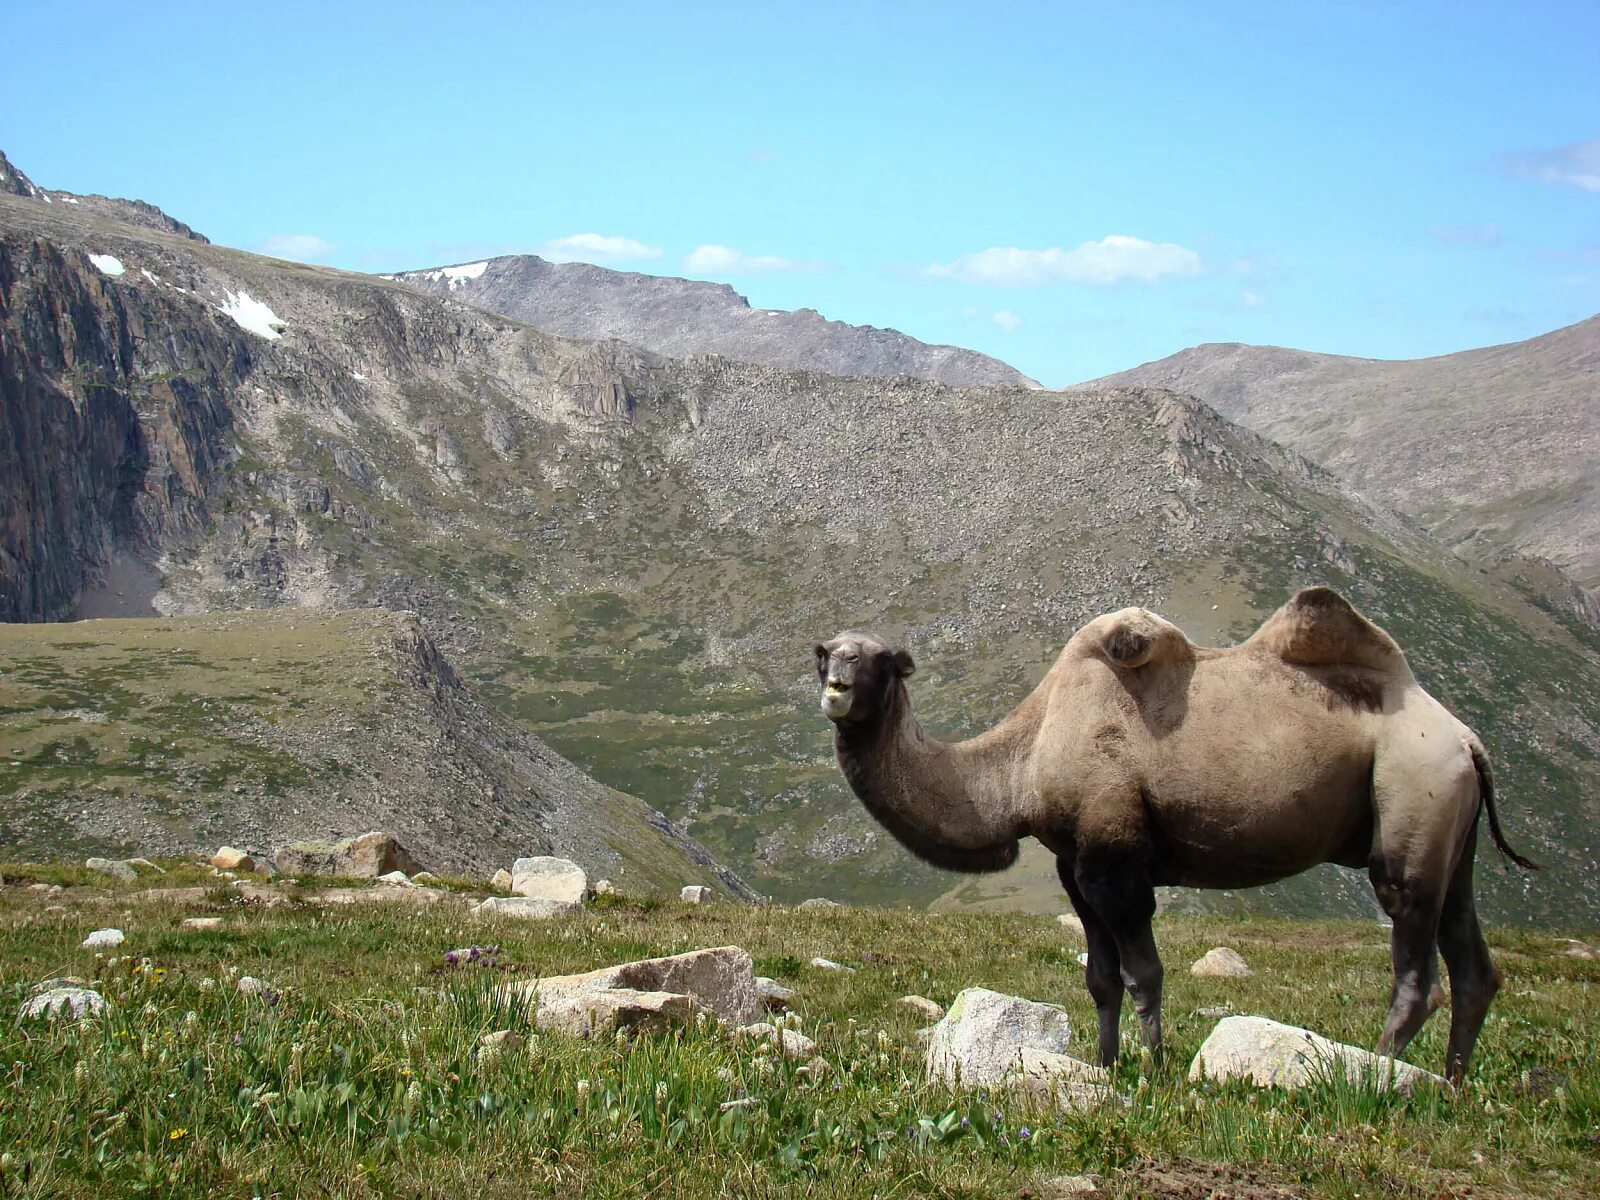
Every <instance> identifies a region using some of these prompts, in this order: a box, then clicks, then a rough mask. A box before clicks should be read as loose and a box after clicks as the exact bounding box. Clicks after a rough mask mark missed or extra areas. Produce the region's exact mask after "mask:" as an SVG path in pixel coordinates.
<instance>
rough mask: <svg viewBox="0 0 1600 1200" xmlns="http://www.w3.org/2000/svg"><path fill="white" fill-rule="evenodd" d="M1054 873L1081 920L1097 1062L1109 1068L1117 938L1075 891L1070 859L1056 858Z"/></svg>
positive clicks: (1117, 1016)
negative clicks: (1097, 1028) (1096, 1022)
mask: <svg viewBox="0 0 1600 1200" xmlns="http://www.w3.org/2000/svg"><path fill="white" fill-rule="evenodd" d="M1056 874H1057V875H1058V876H1059V877H1060V879H1061V886H1062V887H1064V888H1066V889H1067V896H1068V898H1069V899H1070V900H1071V901H1072V908H1073V911H1074V912H1076V913H1077V914H1078V920H1080V921H1082V922H1083V937H1084V940H1085V941H1086V942H1087V943H1088V945H1089V965H1088V966H1086V967H1084V969H1083V981H1084V984H1085V986H1087V987H1088V989H1089V995H1090V996H1091V997H1092V998H1093V999H1094V1012H1095V1017H1096V1018H1097V1019H1098V1020H1099V1023H1100V1065H1101V1066H1103V1067H1109V1066H1110V1065H1111V1064H1112V1063H1114V1062H1116V1061H1117V1048H1118V1045H1119V1043H1120V1041H1121V1026H1122V990H1123V988H1122V956H1121V955H1120V954H1118V953H1117V939H1116V938H1115V937H1114V936H1113V935H1112V932H1111V927H1110V926H1108V925H1107V924H1106V923H1105V922H1104V921H1102V920H1101V919H1100V914H1099V913H1097V912H1095V911H1094V909H1093V908H1091V907H1090V905H1089V902H1088V901H1087V900H1085V899H1084V898H1083V893H1082V892H1081V891H1079V890H1078V881H1077V880H1076V879H1075V878H1073V873H1072V860H1071V859H1067V858H1057V859H1056Z"/></svg>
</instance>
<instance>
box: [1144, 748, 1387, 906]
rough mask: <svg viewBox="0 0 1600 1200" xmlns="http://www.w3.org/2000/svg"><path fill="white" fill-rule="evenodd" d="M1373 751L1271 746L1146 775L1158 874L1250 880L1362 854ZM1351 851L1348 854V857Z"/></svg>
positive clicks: (1204, 883) (1196, 881) (1228, 882)
mask: <svg viewBox="0 0 1600 1200" xmlns="http://www.w3.org/2000/svg"><path fill="white" fill-rule="evenodd" d="M1371 773H1372V759H1371V756H1370V754H1360V753H1353V752H1351V751H1350V750H1348V749H1347V750H1346V751H1344V752H1342V753H1339V752H1332V751H1327V752H1318V751H1317V750H1316V749H1315V748H1309V747H1307V746H1305V745H1304V744H1301V745H1299V746H1297V747H1289V746H1279V747H1274V748H1272V751H1271V752H1263V753H1260V754H1253V755H1240V756H1236V757H1232V758H1231V759H1230V758H1227V757H1222V756H1217V757H1211V758H1208V759H1203V760H1192V761H1189V762H1182V761H1180V762H1176V763H1172V762H1168V763H1167V764H1166V766H1165V769H1164V770H1161V771H1158V772H1155V773H1154V774H1153V775H1152V777H1151V778H1150V779H1149V780H1148V781H1147V784H1146V789H1145V804H1146V812H1147V820H1148V822H1149V837H1150V844H1151V848H1152V850H1153V851H1154V856H1155V863H1154V864H1153V865H1154V866H1155V867H1156V873H1157V874H1160V875H1164V876H1169V878H1163V879H1159V880H1157V881H1156V882H1160V883H1167V884H1176V885H1182V886H1187V887H1210V888H1218V887H1253V886H1256V885H1257V884H1263V883H1271V882H1273V881H1274V880H1277V879H1283V878H1286V877H1288V876H1290V875H1297V874H1299V873H1300V872H1301V871H1305V870H1309V869H1310V868H1311V867H1314V866H1316V865H1317V864H1318V863H1322V862H1341V861H1343V862H1350V863H1351V864H1352V865H1356V864H1359V863H1363V862H1365V858H1366V850H1367V847H1368V846H1370V844H1371V829H1372V798H1371ZM1352 860H1353V861H1352Z"/></svg>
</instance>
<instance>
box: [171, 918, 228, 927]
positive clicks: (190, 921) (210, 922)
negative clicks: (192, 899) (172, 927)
mask: <svg viewBox="0 0 1600 1200" xmlns="http://www.w3.org/2000/svg"><path fill="white" fill-rule="evenodd" d="M178 928H179V929H221V928H222V918H221V917H185V918H184V919H183V920H182V921H180V922H179V923H178Z"/></svg>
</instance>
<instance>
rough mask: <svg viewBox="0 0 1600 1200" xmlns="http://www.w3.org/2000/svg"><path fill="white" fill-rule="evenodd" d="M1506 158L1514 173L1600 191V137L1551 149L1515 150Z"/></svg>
mask: <svg viewBox="0 0 1600 1200" xmlns="http://www.w3.org/2000/svg"><path fill="white" fill-rule="evenodd" d="M1508 161H1509V165H1510V168H1511V170H1512V172H1513V173H1514V174H1517V175H1522V176H1525V177H1527V178H1529V179H1537V180H1538V181H1539V182H1540V183H1564V184H1567V185H1569V186H1571V187H1579V188H1582V189H1583V190H1584V191H1586V192H1600V138H1590V139H1589V140H1588V141H1586V142H1573V143H1572V144H1571V145H1569V146H1560V147H1557V148H1556V149H1554V150H1534V151H1532V152H1530V153H1528V154H1514V155H1512V156H1511V157H1510V159H1509V160H1508Z"/></svg>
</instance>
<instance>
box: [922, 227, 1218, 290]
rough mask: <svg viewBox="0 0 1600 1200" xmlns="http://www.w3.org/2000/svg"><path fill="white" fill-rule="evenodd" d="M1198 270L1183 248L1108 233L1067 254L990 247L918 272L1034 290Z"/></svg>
mask: <svg viewBox="0 0 1600 1200" xmlns="http://www.w3.org/2000/svg"><path fill="white" fill-rule="evenodd" d="M1201 269H1202V267H1201V262H1200V256H1199V255H1198V254H1197V253H1195V252H1194V251H1193V250H1190V249H1189V248H1188V247H1187V246H1178V245H1174V244H1173V243H1171V242H1147V241H1145V240H1144V239H1143V238H1136V237H1127V236H1125V235H1123V234H1117V233H1113V234H1110V235H1109V236H1107V237H1103V238H1101V239H1100V240H1099V241H1098V242H1084V243H1083V244H1082V245H1081V246H1077V247H1074V248H1073V249H1071V250H1063V249H1061V248H1060V247H1059V246H1052V247H1050V248H1049V249H1046V250H1023V249H1019V248H1017V247H1016V246H991V247H989V249H987V250H980V251H978V252H977V253H976V254H963V255H962V256H961V257H960V258H958V259H956V260H954V261H953V262H948V263H934V264H933V265H932V266H928V267H924V268H923V270H922V274H923V276H924V277H925V278H929V279H958V280H960V281H961V282H963V283H981V284H988V285H991V286H994V287H1036V286H1038V285H1040V284H1046V283H1085V284H1113V283H1121V282H1123V281H1124V280H1128V279H1132V280H1138V281H1140V282H1143V283H1153V282H1155V281H1156V280H1158V279H1163V278H1166V277H1168V276H1183V275H1198V274H1200V271H1201Z"/></svg>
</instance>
